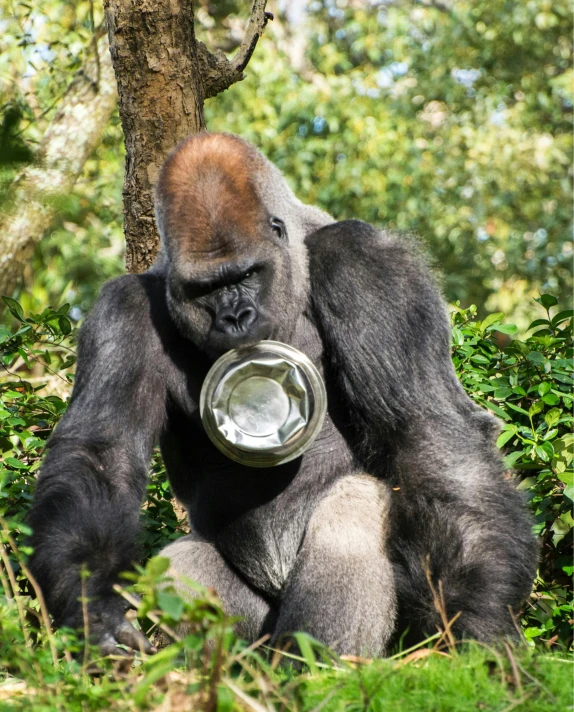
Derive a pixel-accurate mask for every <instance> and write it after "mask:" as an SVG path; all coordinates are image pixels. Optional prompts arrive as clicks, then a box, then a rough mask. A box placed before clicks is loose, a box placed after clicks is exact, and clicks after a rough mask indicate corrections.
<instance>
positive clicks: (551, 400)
mask: <svg viewBox="0 0 574 712" xmlns="http://www.w3.org/2000/svg"><path fill="white" fill-rule="evenodd" d="M542 400H543V401H544V402H545V403H546V405H558V403H560V398H559V397H558V396H557V395H556V394H555V393H548V394H547V395H545V396H544V398H543V399H542Z"/></svg>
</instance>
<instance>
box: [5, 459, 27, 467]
mask: <svg viewBox="0 0 574 712" xmlns="http://www.w3.org/2000/svg"><path fill="white" fill-rule="evenodd" d="M4 462H5V463H6V464H7V465H10V467H14V468H15V469H16V470H27V469H28V467H29V465H25V464H24V463H23V462H20V460H17V459H16V458H15V457H5V458H4Z"/></svg>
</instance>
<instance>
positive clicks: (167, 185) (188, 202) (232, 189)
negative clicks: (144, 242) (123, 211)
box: [156, 133, 266, 260]
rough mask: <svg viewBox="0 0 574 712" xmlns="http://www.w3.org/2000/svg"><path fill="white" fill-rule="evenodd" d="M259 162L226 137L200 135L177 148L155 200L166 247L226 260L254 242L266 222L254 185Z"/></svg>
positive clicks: (244, 147)
mask: <svg viewBox="0 0 574 712" xmlns="http://www.w3.org/2000/svg"><path fill="white" fill-rule="evenodd" d="M259 162H260V159H259V157H258V155H257V153H256V152H255V151H254V149H253V148H251V147H250V146H249V145H248V144H246V143H244V142H243V141H241V139H238V138H236V137H235V136H230V135H227V134H210V133H202V134H198V135H195V136H192V137H190V138H189V139H187V140H186V141H184V142H183V143H182V144H181V145H180V146H178V148H177V149H176V150H175V151H174V152H173V153H172V154H171V156H170V157H169V158H168V159H167V161H166V163H165V165H164V167H163V169H162V171H161V174H160V179H159V182H158V189H157V194H156V201H157V207H158V216H160V220H159V222H160V224H161V223H162V228H160V229H163V232H164V237H166V236H167V238H168V240H169V242H170V245H171V247H174V248H175V249H176V250H177V252H178V253H179V254H194V253H201V254H202V255H203V256H205V257H208V258H209V259H212V260H213V259H215V260H220V259H221V260H225V259H229V258H230V257H231V256H232V255H233V254H236V253H237V250H238V249H240V248H241V246H242V245H243V246H247V245H245V241H246V240H249V241H252V240H256V239H257V237H258V235H260V234H261V225H262V223H263V221H264V220H265V217H266V216H265V210H264V208H263V205H262V204H261V200H260V199H259V196H258V194H257V190H256V187H255V184H254V181H253V175H254V174H255V173H256V171H257V169H258V165H257V164H258V163H259ZM238 240H240V242H241V244H238ZM174 243H175V244H174Z"/></svg>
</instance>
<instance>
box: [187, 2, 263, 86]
mask: <svg viewBox="0 0 574 712" xmlns="http://www.w3.org/2000/svg"><path fill="white" fill-rule="evenodd" d="M266 4H267V0H254V3H253V7H252V8H251V16H250V18H249V22H248V23H247V29H246V30H245V35H244V37H243V41H242V42H241V44H240V45H239V47H238V49H237V52H236V53H235V55H234V56H233V58H232V59H231V60H229V59H227V57H226V56H225V54H224V53H223V52H221V51H218V52H216V53H212V52H210V51H209V50H208V49H207V47H206V46H205V45H204V44H203V42H198V43H197V49H198V55H199V56H198V59H199V61H200V64H201V65H202V66H201V75H202V83H203V90H204V96H205V98H208V97H210V96H215V95H216V94H219V92H222V91H224V90H225V89H228V88H229V87H230V86H231V85H232V84H235V83H236V82H239V81H241V80H242V79H243V78H244V76H245V75H244V74H243V70H244V69H245V67H246V66H247V64H248V62H249V60H250V59H251V56H252V55H253V51H254V50H255V47H256V45H257V42H258V41H259V38H260V37H261V35H262V34H263V30H264V29H265V25H267V22H268V21H269V20H272V19H273V14H272V13H270V12H266V11H265V6H266Z"/></svg>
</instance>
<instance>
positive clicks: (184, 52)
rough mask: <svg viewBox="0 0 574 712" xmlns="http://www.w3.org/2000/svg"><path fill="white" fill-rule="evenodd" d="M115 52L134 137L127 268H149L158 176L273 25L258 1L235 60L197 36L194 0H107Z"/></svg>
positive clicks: (129, 159) (123, 113)
mask: <svg viewBox="0 0 574 712" xmlns="http://www.w3.org/2000/svg"><path fill="white" fill-rule="evenodd" d="M104 7H105V12H106V20H107V25H108V33H109V39H110V52H111V55H112V61H113V65H114V70H115V73H116V78H117V83H118V92H119V95H120V104H119V108H120V117H121V120H122V127H123V130H124V138H125V144H126V168H125V182H124V193H123V194H124V232H125V237H126V267H127V269H128V270H129V271H130V272H143V271H145V270H146V269H148V267H150V266H151V264H152V263H153V261H154V258H155V255H156V253H157V250H158V247H159V237H158V234H157V231H156V226H155V219H154V212H153V190H154V187H155V182H156V179H157V176H158V173H159V170H160V168H161V165H162V163H163V161H164V160H165V158H166V156H167V154H168V153H169V151H170V150H171V149H172V148H174V146H175V145H176V144H177V143H179V141H181V140H182V139H183V138H185V137H186V136H188V135H189V134H192V133H197V132H199V131H201V130H202V129H205V120H204V117H203V102H204V99H205V98H207V97H208V96H214V95H215V94H217V93H218V92H220V91H223V90H224V89H226V88H227V87H229V86H230V85H231V84H233V83H234V82H236V81H238V80H240V79H242V78H243V69H244V68H245V66H246V64H247V62H248V61H249V58H250V57H251V54H252V52H253V49H254V48H255V44H256V43H257V40H258V38H259V36H260V34H261V32H262V30H263V27H264V26H265V23H266V21H267V19H268V18H269V13H265V0H255V2H254V4H253V9H252V13H251V19H250V22H249V25H248V27H247V31H246V34H245V38H244V41H243V43H242V45H241V47H240V48H239V50H238V51H237V54H236V55H235V57H234V58H233V60H232V61H228V60H227V59H226V58H225V55H223V54H222V53H218V54H215V55H213V54H211V53H209V52H208V51H207V49H206V48H205V47H204V46H203V45H202V44H201V43H199V42H196V39H195V33H194V26H193V3H192V2H191V0H105V2H104Z"/></svg>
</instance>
